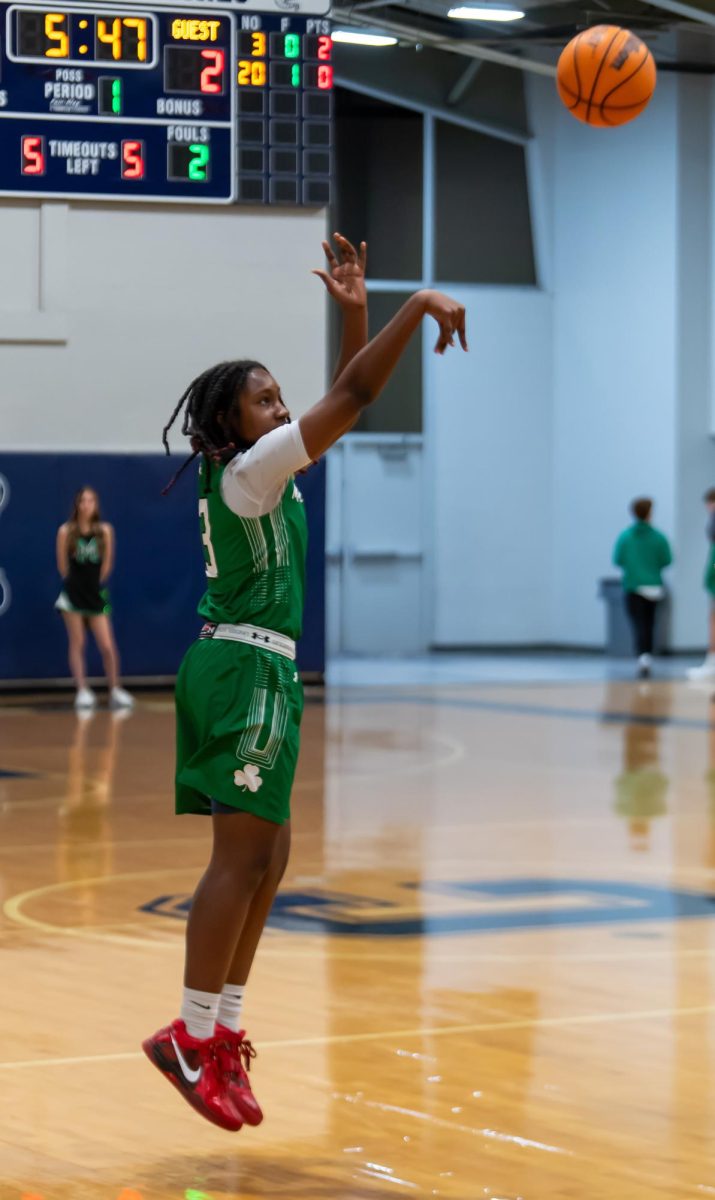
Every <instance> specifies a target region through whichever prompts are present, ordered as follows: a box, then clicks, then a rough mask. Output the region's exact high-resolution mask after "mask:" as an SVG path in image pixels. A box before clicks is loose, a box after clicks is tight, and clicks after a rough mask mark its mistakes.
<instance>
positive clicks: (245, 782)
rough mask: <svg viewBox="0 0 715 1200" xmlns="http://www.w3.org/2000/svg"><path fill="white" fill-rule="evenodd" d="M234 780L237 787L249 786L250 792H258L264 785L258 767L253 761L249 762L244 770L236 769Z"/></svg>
mask: <svg viewBox="0 0 715 1200" xmlns="http://www.w3.org/2000/svg"><path fill="white" fill-rule="evenodd" d="M233 782H234V783H235V784H236V787H242V788H248V790H249V792H257V791H258V789H259V787H262V786H263V780H262V779H261V776H260V772H259V770H258V767H254V765H253V763H247V764H246V766H245V767H244V768H243V770H242V771H234V773H233Z"/></svg>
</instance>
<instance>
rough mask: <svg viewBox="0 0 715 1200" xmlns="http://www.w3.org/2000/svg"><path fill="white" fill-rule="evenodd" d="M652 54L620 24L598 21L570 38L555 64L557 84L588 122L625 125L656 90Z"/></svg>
mask: <svg viewBox="0 0 715 1200" xmlns="http://www.w3.org/2000/svg"><path fill="white" fill-rule="evenodd" d="M655 80H656V70H655V63H654V62H653V55H652V54H651V52H650V50H649V49H648V47H647V46H646V45H645V43H644V42H642V41H641V40H640V38H638V37H636V36H635V34H634V33H631V32H630V30H628V29H621V28H620V26H618V25H594V26H593V28H591V29H585V30H584V32H583V33H579V34H578V35H577V36H576V37H575V38H572V39H571V41H570V42H569V44H568V45H567V46H566V47H565V48H564V49H563V50H562V52H561V57H560V58H559V62H558V66H557V68H556V86H557V88H558V90H559V96H560V97H561V99H562V101H563V103H564V104H565V105H566V108H567V109H568V110H569V112H570V113H571V114H572V115H573V116H574V117H576V118H577V119H578V120H579V121H585V123H586V124H587V125H599V126H601V127H605V126H608V125H625V124H626V121H632V120H633V118H634V117H637V116H638V115H639V113H642V112H643V109H644V108H645V106H646V104H647V103H648V101H649V100H650V98H651V96H652V95H653V92H654V91H655Z"/></svg>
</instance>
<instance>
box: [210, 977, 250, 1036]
mask: <svg viewBox="0 0 715 1200" xmlns="http://www.w3.org/2000/svg"><path fill="white" fill-rule="evenodd" d="M245 990H246V985H245V984H243V983H226V984H224V988H223V991H222V992H221V999H220V1001H219V1006H218V1016H217V1018H216V1020H217V1021H218V1023H219V1025H225V1026H226V1028H227V1029H232V1030H233V1032H234V1033H238V1031H239V1029H240V1028H241V1010H242V1008H243V993H244V992H245Z"/></svg>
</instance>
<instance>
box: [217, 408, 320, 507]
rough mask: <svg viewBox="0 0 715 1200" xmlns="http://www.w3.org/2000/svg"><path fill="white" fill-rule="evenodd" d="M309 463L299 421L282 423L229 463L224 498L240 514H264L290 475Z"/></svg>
mask: <svg viewBox="0 0 715 1200" xmlns="http://www.w3.org/2000/svg"><path fill="white" fill-rule="evenodd" d="M309 463H310V458H309V456H308V455H307V454H306V451H305V446H304V445H303V438H302V435H301V432H300V426H299V424H298V422H297V421H292V422H291V423H290V425H280V426H279V427H278V429H272V430H271V432H270V433H266V434H264V436H263V437H262V438H259V439H258V441H257V442H256V444H255V445H254V446H251V448H250V450H244V451H243V453H241V454H237V455H236V457H235V458H233V459H232V460H231V462H230V463H229V464H228V466H227V467H226V469H225V471H224V473H223V476H222V479H221V496H222V499H223V502H224V504H226V505H227V506H228V508H230V509H231V512H234V513H235V514H236V516H238V517H262V516H265V514H266V513H269V512H271V510H272V509H274V508H275V507H276V505H277V504H279V503H280V499H281V496H282V495H283V492H284V490H285V485H286V483H287V481H288V480H289V479H290V477H291V475H293V474H294V473H295V472H296V471H300V470H301V469H302V468H303V467H307V466H308V464H309Z"/></svg>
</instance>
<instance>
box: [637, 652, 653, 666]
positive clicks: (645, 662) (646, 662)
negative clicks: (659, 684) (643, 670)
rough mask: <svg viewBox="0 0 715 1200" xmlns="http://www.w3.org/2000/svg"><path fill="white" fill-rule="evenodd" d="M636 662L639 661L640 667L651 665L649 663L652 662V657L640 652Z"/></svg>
mask: <svg viewBox="0 0 715 1200" xmlns="http://www.w3.org/2000/svg"><path fill="white" fill-rule="evenodd" d="M638 662H639V663H640V665H641V666H642V667H649V666H650V665H651V663H652V662H653V659H652V657H651V656H650V654H641V655H640V657H639V659H638Z"/></svg>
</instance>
